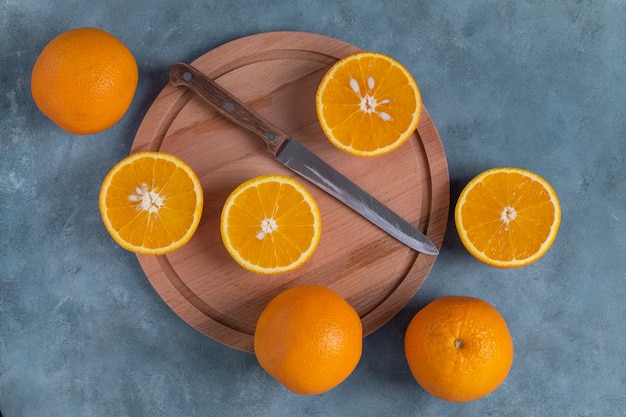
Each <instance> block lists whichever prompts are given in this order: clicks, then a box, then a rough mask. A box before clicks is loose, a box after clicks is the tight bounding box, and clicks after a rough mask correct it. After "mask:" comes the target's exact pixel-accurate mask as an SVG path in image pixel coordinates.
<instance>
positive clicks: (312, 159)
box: [169, 62, 439, 255]
mask: <svg viewBox="0 0 626 417" xmlns="http://www.w3.org/2000/svg"><path fill="white" fill-rule="evenodd" d="M169 77H170V81H171V82H172V84H173V85H174V86H185V87H187V88H189V89H190V90H191V91H193V92H194V93H196V94H197V95H198V96H200V97H201V98H202V99H204V100H205V101H206V102H207V103H208V104H210V105H211V106H212V107H213V108H215V110H217V111H218V112H219V113H220V114H221V115H222V116H224V117H226V118H227V119H228V120H230V121H231V122H233V123H235V124H236V125H238V126H240V127H243V128H245V129H248V130H249V131H251V132H252V133H255V134H257V135H258V136H260V137H261V139H263V141H264V142H265V144H266V146H267V150H268V151H269V152H270V153H271V154H272V155H274V157H275V158H276V159H277V160H278V161H279V162H281V163H282V164H283V165H284V166H286V167H287V168H289V169H291V170H292V171H294V172H296V173H297V174H299V175H301V176H302V177H304V178H306V179H307V180H309V181H310V182H312V183H313V184H315V185H316V186H318V187H319V188H321V189H322V190H324V191H326V192H327V193H329V194H330V195H332V196H334V197H335V198H337V199H338V200H339V201H341V202H343V203H344V204H346V205H347V206H349V207H350V208H352V209H353V210H354V211H356V212H357V213H359V214H361V215H362V216H363V217H365V218H366V219H368V220H369V221H371V222H372V223H374V224H375V225H376V226H378V227H380V228H381V229H382V230H384V231H385V232H387V233H388V234H389V235H391V236H393V237H394V238H396V239H397V240H399V241H400V242H402V243H404V244H405V245H407V246H408V247H410V248H412V249H414V250H416V251H419V252H422V253H425V254H428V255H437V254H438V253H439V251H438V250H437V247H436V246H435V245H434V244H433V243H432V242H431V241H430V239H428V238H427V237H426V236H425V235H424V234H423V233H422V232H420V231H419V230H418V229H416V228H415V227H414V226H413V225H411V224H410V223H409V222H407V221H406V220H404V219H403V218H402V217H400V216H399V215H398V214H396V213H394V212H393V211H391V209H389V208H388V207H386V206H385V205H383V204H382V203H381V202H380V201H378V200H376V199H375V198H374V197H372V196H371V195H370V194H368V193H367V192H365V191H364V190H363V189H361V188H360V187H359V186H357V185H356V184H354V183H353V182H352V181H350V180H349V179H348V178H346V177H345V176H343V175H342V174H340V173H339V172H338V171H336V170H335V169H334V168H333V167H331V166H330V165H328V164H327V163H326V162H324V161H323V160H322V159H321V158H319V157H318V156H316V155H315V154H314V153H313V152H311V151H310V150H308V149H307V148H305V147H304V146H303V145H301V144H300V143H299V142H297V141H296V140H294V139H292V138H291V137H290V136H289V135H287V134H286V133H284V132H283V131H282V130H280V129H279V128H278V127H276V126H274V125H273V124H272V123H271V122H269V121H268V120H266V119H265V118H263V117H262V116H261V115H259V114H258V113H256V112H255V111H254V110H252V109H251V108H250V107H248V106H247V105H246V104H244V103H243V102H241V101H240V100H239V99H238V98H237V97H235V96H233V95H232V94H231V93H230V92H228V91H227V90H226V89H224V88H223V87H221V86H220V85H219V84H217V83H216V82H215V81H213V80H212V79H211V78H209V77H208V76H206V75H204V74H203V73H202V72H200V71H199V70H198V69H196V68H194V67H193V66H191V65H188V64H185V63H180V62H179V63H176V64H174V65H172V66H171V67H170V71H169Z"/></svg>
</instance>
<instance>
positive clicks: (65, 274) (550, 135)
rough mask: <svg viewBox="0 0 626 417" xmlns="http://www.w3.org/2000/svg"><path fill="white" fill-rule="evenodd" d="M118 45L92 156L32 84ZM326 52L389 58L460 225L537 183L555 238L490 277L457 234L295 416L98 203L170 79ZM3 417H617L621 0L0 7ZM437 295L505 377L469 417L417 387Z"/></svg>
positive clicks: (158, 0)
mask: <svg viewBox="0 0 626 417" xmlns="http://www.w3.org/2000/svg"><path fill="white" fill-rule="evenodd" d="M80 26H97V27H100V28H102V29H105V30H107V31H109V32H111V33H113V34H114V35H116V36H118V37H119V38H120V39H121V40H122V41H124V42H125V43H126V44H127V45H128V46H129V48H130V49H131V50H132V51H133V53H134V54H135V56H136V58H137V62H138V65H139V68H140V82H139V88H138V91H137V95H136V97H135V100H134V102H133V104H132V107H131V109H130V111H129V112H128V113H127V115H126V116H125V117H124V119H123V120H122V121H121V122H120V123H119V124H117V125H116V126H115V127H113V128H112V129H109V130H107V131H105V132H103V133H101V134H98V135H93V136H89V137H81V136H74V135H70V134H67V133H64V132H62V131H61V130H59V129H58V128H57V127H56V126H55V125H53V124H52V123H51V122H50V121H49V120H47V119H46V118H45V117H44V116H43V115H42V114H41V113H40V112H39V111H38V110H37V108H36V107H35V105H34V103H33V101H32V98H31V95H30V71H31V69H32V65H33V63H34V61H35V59H36V57H37V55H38V53H39V52H40V51H41V49H42V48H43V47H44V45H45V44H46V43H47V42H48V41H49V40H50V39H52V38H53V37H54V36H56V35H57V34H59V33H60V32H62V31H65V30H67V29H69V28H73V27H80ZM275 30H298V31H309V32H315V33H320V34H323V35H328V36H333V37H336V38H339V39H342V40H345V41H347V42H350V43H353V44H355V45H357V46H359V47H361V48H363V49H367V50H374V51H380V52H384V53H387V54H390V55H392V56H394V57H395V58H396V59H398V60H399V61H401V62H402V63H403V64H405V65H406V66H407V67H408V69H409V70H410V71H411V72H412V73H413V75H414V76H415V78H416V79H417V81H418V83H419V84H420V87H421V90H422V93H423V97H424V102H425V104H426V106H427V108H428V110H429V111H430V113H431V115H432V117H433V119H434V121H435V123H436V124H437V127H438V129H439V132H440V134H441V138H442V141H443V144H444V147H445V149H446V153H447V156H448V163H449V168H450V179H451V186H452V205H453V204H454V201H455V199H456V197H457V196H458V193H459V192H460V189H461V188H462V186H463V185H464V184H465V183H466V182H467V181H468V180H469V179H470V178H471V177H473V176H474V175H475V174H477V173H478V172H480V171H482V170H484V169H486V168H490V167H494V166H501V165H515V166H521V167H525V168H528V169H531V170H533V171H536V172H537V173H539V174H540V175H542V176H544V177H545V178H546V179H548V180H549V181H550V182H551V183H552V185H553V186H554V188H555V189H556V192H557V193H558V195H559V197H560V199H561V203H562V208H563V221H562V225H561V229H560V232H559V235H558V237H557V239H556V241H555V243H554V246H553V247H552V249H551V250H550V251H549V252H548V254H547V255H546V256H545V257H544V258H542V259H541V260H540V261H539V262H537V263H535V264H533V265H531V266H528V267H526V268H523V269H518V270H499V269H493V268H489V267H487V266H484V265H482V264H480V263H479V262H478V261H476V260H474V259H473V258H471V257H470V256H469V255H468V254H467V252H466V251H465V250H464V249H463V248H462V246H461V244H460V241H459V239H458V236H457V234H456V232H455V230H454V227H453V225H452V223H450V226H449V228H448V232H447V234H446V238H445V241H444V245H443V249H442V252H441V255H440V257H439V259H438V261H437V262H436V264H435V267H434V268H433V270H432V273H431V275H430V276H429V278H428V280H427V281H426V284H425V285H424V287H423V288H422V290H421V291H420V292H419V293H418V294H417V295H416V296H415V297H414V299H413V300H412V301H411V302H410V303H409V305H408V306H407V307H406V308H405V309H404V310H403V311H402V312H401V313H400V314H399V315H398V316H397V317H396V318H394V319H393V320H392V321H391V322H389V323H388V324H387V325H385V326H384V327H383V328H382V329H380V330H379V331H378V332H376V333H375V334H373V335H371V336H368V337H367V338H365V341H364V353H363V358H362V360H361V362H360V364H359V366H358V367H357V369H356V371H355V372H354V373H353V374H352V376H350V378H349V379H348V380H347V381H345V382H344V383H343V384H342V385H340V386H339V387H338V388H336V389H335V390H333V391H331V392H329V393H326V394H324V395H320V396H315V397H300V396H297V395H295V394H292V393H290V392H289V391H287V390H286V389H284V388H282V387H281V386H280V385H279V384H278V383H277V382H275V381H274V380H273V379H271V377H269V376H268V375H267V374H266V373H265V372H264V371H263V370H261V369H260V367H259V366H258V365H257V362H256V360H255V358H254V356H252V355H250V354H246V353H242V352H239V351H235V350H233V349H230V348H228V347H225V346H223V345H221V344H219V343H217V342H214V341H213V340H211V339H209V338H207V337H205V336H203V335H201V334H200V333H198V332H197V331H196V330H194V329H192V328H191V327H189V326H188V325H187V324H186V323H185V322H183V321H182V320H181V319H179V318H178V317H177V316H176V315H175V314H174V313H173V312H172V311H171V310H170V309H169V308H168V307H167V306H166V305H165V303H164V302H163V301H162V300H161V299H160V297H159V296H158V295H157V294H156V293H155V291H154V290H153V289H152V287H151V286H150V284H149V282H148V281H147V279H146V278H145V276H144V274H143V271H142V270H141V268H140V266H139V264H138V262H137V260H136V258H135V256H134V255H132V254H130V253H128V252H126V251H124V250H123V249H120V248H119V247H117V246H116V245H115V244H114V243H113V242H112V240H111V239H110V238H109V237H108V235H107V233H106V231H105V229H104V227H103V225H102V222H101V219H100V215H99V211H98V201H97V195H98V191H99V187H100V183H101V181H102V179H103V178H104V176H105V174H106V173H107V172H108V170H109V169H110V168H111V167H112V165H113V164H114V163H115V162H117V161H118V160H120V159H121V158H122V157H124V156H125V155H126V154H128V152H129V149H130V145H131V143H132V140H133V137H134V134H135V132H136V130H137V127H138V125H139V123H140V121H141V120H142V118H143V115H144V114H145V112H146V111H147V109H148V107H149V105H150V103H151V102H152V101H153V100H154V98H155V97H156V95H157V94H158V92H159V91H160V90H161V89H162V88H163V87H164V86H165V84H166V82H167V68H168V67H169V65H170V64H171V63H173V62H175V61H179V60H182V61H190V60H193V59H195V58H196V57H198V56H200V55H202V54H204V53H205V52H207V51H208V50H210V49H212V48H214V47H216V46H218V45H221V44H223V43H225V42H227V41H230V40H233V39H236V38H239V37H242V36H245V35H250V34H255V33H259V32H265V31H275ZM0 60H1V65H0V88H1V95H0V410H1V412H2V414H3V416H4V417H20V416H29V417H30V416H239V415H241V416H413V415H428V416H602V417H607V416H624V415H626V320H625V319H626V303H625V302H624V299H625V298H626V227H625V223H626V192H625V186H626V169H625V167H626V164H625V162H626V161H625V159H626V2H624V1H623V0H560V1H543V0H472V1H458V0H429V1H413V2H411V1H388V2H383V1H375V0H349V1H342V2H334V1H327V2H314V1H309V0H307V1H305V0H296V1H291V2H282V1H277V0H246V1H213V0H208V1H203V2H200V1H196V2H191V1H178V2H174V1H164V0H152V1H144V0H136V1H127V0H110V1H107V0H105V1H100V2H91V1H86V0H82V1H81V0H67V1H63V2H55V1H51V0H43V1H42V0H20V1H16V0H6V1H4V2H2V4H0ZM448 294H461V295H471V296H476V297H480V298H483V299H485V300H487V301H489V302H491V303H492V304H494V305H495V306H496V307H497V308H498V309H499V310H500V311H501V312H502V314H503V315H504V316H505V318H506V319H507V321H508V323H509V327H510V329H511V333H512V335H513V339H514V342H515V349H516V350H515V361H514V364H513V368H512V370H511V373H510V374H509V377H508V378H507V379H506V381H505V382H504V384H503V385H502V386H501V387H500V388H499V389H498V390H497V391H496V392H494V393H493V394H491V395H489V396H488V397H486V398H484V399H481V400H478V401H475V402H471V403H466V404H452V403H447V402H443V401H440V400H437V399H434V398H433V397H431V396H429V395H428V394H426V393H425V392H424V391H423V390H422V389H421V388H420V387H419V386H418V385H417V383H416V382H415V381H414V380H413V379H412V377H411V375H410V372H409V370H408V367H407V365H406V362H405V359H404V353H403V335H404V331H405V329H406V326H407V325H408V322H409V320H410V319H411V317H412V316H413V315H414V314H415V313H416V312H417V311H418V309H419V308H421V307H422V306H424V305H425V304H426V303H428V302H429V301H431V300H433V299H434V298H436V297H439V296H443V295H448Z"/></svg>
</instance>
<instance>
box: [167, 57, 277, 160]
mask: <svg viewBox="0 0 626 417" xmlns="http://www.w3.org/2000/svg"><path fill="white" fill-rule="evenodd" d="M169 76H170V81H171V82H172V84H174V85H175V86H181V85H183V86H185V87H187V88H189V89H191V90H192V91H194V92H195V93H196V94H197V95H198V96H199V97H201V98H202V99H204V100H205V101H206V102H207V103H208V104H210V105H211V106H212V107H213V108H214V109H215V110H217V111H218V112H219V113H220V114H221V115H222V116H224V117H226V118H227V119H229V120H230V121H231V122H233V123H236V124H238V125H239V126H241V127H244V128H246V129H248V130H249V131H251V132H252V133H255V134H257V135H258V136H259V137H260V138H262V139H263V140H264V141H265V144H266V145H267V149H268V151H269V152H270V153H272V154H274V155H276V153H277V152H278V150H279V149H280V147H281V146H282V145H283V143H284V142H285V141H286V140H288V139H289V136H288V135H287V134H285V133H284V132H282V131H281V130H280V129H278V128H277V127H276V126H274V125H272V124H271V123H270V122H269V121H267V120H265V119H264V118H263V117H262V116H261V115H259V114H258V113H256V112H255V111H254V110H252V109H251V108H250V107H248V106H247V105H246V104H244V103H242V102H241V101H240V100H239V99H238V98H237V97H235V96H233V95H232V94H230V93H229V92H228V91H226V90H225V89H224V88H222V87H220V86H219V85H217V83H216V82H215V81H213V80H212V79H210V78H209V77H207V76H206V75H204V74H202V73H201V72H200V71H198V70H197V69H196V68H194V67H192V66H191V65H188V64H184V63H181V62H179V63H176V64H174V65H172V66H171V67H170V72H169ZM261 120H262V121H263V122H262V123H261V122H260V121H261Z"/></svg>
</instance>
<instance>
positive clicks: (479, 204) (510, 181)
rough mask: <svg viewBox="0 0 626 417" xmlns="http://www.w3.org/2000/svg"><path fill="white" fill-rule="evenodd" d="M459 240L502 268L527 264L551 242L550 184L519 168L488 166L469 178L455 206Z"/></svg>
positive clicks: (555, 215)
mask: <svg viewBox="0 0 626 417" xmlns="http://www.w3.org/2000/svg"><path fill="white" fill-rule="evenodd" d="M454 219H455V223H456V228H457V230H458V232H459V236H460V238H461V241H462V242H463V245H465V247H466V248H467V250H468V251H469V252H470V253H471V254H472V255H474V256H475V257H476V258H477V259H479V260H481V261H483V262H484V263H486V264H488V265H492V266H496V267H501V268H513V267H520V266H524V265H528V264H530V263H531V262H534V261H536V260H537V259H539V258H540V257H542V256H543V255H544V254H545V253H546V252H547V250H548V249H549V248H550V246H551V245H552V242H554V239H555V237H556V234H557V232H558V229H559V224H560V223H561V207H560V204H559V199H558V198H557V196H556V193H555V192H554V190H553V189H552V187H551V186H550V184H549V183H548V182H547V181H546V180H545V179H543V178H542V177H540V176H539V175H537V174H535V173H533V172H530V171H528V170H525V169H520V168H509V167H505V168H493V169H490V170H487V171H485V172H483V173H481V174H479V175H478V176H476V177H475V178H474V179H473V180H471V181H470V182H469V183H468V184H467V185H466V186H465V188H464V189H463V191H462V192H461V195H460V196H459V199H458V201H457V204H456V208H455V211H454Z"/></svg>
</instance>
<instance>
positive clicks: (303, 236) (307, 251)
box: [220, 175, 321, 274]
mask: <svg viewBox="0 0 626 417" xmlns="http://www.w3.org/2000/svg"><path fill="white" fill-rule="evenodd" d="M220 229H221V233H222V241H223V242H224V246H225V247H226V249H227V250H228V252H229V253H230V255H231V256H232V257H233V259H234V260H235V261H237V263H239V264H240V265H241V266H243V267H244V268H246V269H248V270H250V271H253V272H257V273H261V274H275V273H280V272H287V271H290V270H293V269H295V268H297V267H298V266H300V265H302V264H303V263H304V262H305V261H306V260H307V259H308V258H310V257H311V255H312V254H313V252H314V251H315V248H316V247H317V244H318V242H319V239H320V234H321V216H320V212H319V209H318V208H317V204H316V203H315V200H314V199H313V196H312V195H311V194H310V193H309V192H308V191H307V190H306V189H305V188H304V187H303V186H302V185H301V184H300V183H299V182H297V181H296V180H294V179H293V178H291V177H288V176H284V175H263V176H260V177H256V178H253V179H251V180H249V181H246V182H245V183H243V184H241V185H240V186H239V187H237V188H236V189H235V190H234V191H233V192H232V193H231V195H230V196H229V197H228V199H227V200H226V203H225V204H224V208H223V210H222V217H221V224H220Z"/></svg>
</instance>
